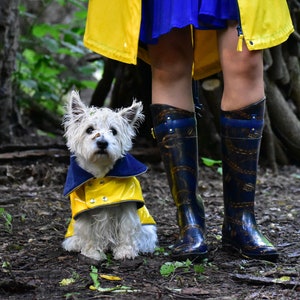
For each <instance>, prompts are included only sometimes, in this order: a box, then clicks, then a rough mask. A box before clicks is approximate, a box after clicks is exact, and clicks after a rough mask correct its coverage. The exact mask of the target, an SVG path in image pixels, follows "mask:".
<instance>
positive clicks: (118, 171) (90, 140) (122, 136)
mask: <svg viewBox="0 0 300 300" xmlns="http://www.w3.org/2000/svg"><path fill="white" fill-rule="evenodd" d="M142 109H143V106H142V104H141V102H136V101H133V103H132V105H131V106H130V107H127V108H122V109H119V110H115V111H113V110H111V109H109V108H96V107H87V106H86V105H85V104H84V103H83V102H82V101H81V99H80V97H79V94H78V93H77V92H75V91H73V92H72V93H71V95H70V98H69V101H68V105H67V112H66V115H65V117H64V127H65V137H66V139H67V146H68V148H69V150H70V151H71V154H72V155H71V162H70V166H69V170H68V174H67V180H66V184H65V188H64V194H65V195H69V196H70V201H71V210H72V219H71V222H70V224H69V227H68V230H67V233H66V235H65V240H64V242H63V244H62V245H63V248H64V249H65V250H67V251H76V252H80V253H81V254H82V255H84V256H86V257H88V258H90V259H93V260H96V261H101V260H104V259H106V253H107V251H111V252H112V254H113V257H114V258H115V259H122V260H123V259H133V258H135V257H136V256H138V254H139V253H152V252H153V251H154V249H155V246H156V244H157V234H156V225H155V221H154V219H153V218H152V216H151V215H150V214H149V212H148V210H147V208H146V206H145V203H144V199H143V195H142V191H141V187H140V183H139V181H138V180H137V178H136V176H137V175H139V174H142V173H144V172H146V170H147V168H146V166H145V165H144V164H142V163H141V162H139V161H138V160H136V159H135V158H134V157H133V156H131V155H130V154H129V153H128V151H129V150H130V149H131V148H132V139H133V138H134V137H135V134H136V129H137V127H138V125H139V124H140V123H141V122H142V121H143V119H144V115H143V114H142Z"/></svg>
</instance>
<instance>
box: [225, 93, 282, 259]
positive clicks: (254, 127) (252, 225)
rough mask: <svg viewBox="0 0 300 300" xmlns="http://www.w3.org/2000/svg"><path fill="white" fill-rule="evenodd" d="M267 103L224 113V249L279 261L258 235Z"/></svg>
mask: <svg viewBox="0 0 300 300" xmlns="http://www.w3.org/2000/svg"><path fill="white" fill-rule="evenodd" d="M264 111H265V99H262V100H260V101H258V102H256V103H254V104H251V105H249V106H247V107H245V108H243V109H240V110H234V111H221V138H222V161H223V193H224V222H223V227H222V239H223V245H224V246H229V247H230V248H234V249H237V250H238V251H239V252H240V253H241V254H242V255H243V256H246V257H249V258H255V259H262V260H269V261H276V259H277V258H278V253H277V251H276V249H275V248H274V246H273V245H272V244H271V243H270V242H269V241H268V239H267V238H266V237H265V236H264V235H263V234H262V233H261V232H260V231H259V229H258V226H257V223H256V220H255V215H254V198H255V188H256V178H257V166H258V158H259V149H260V141H261V136H262V131H263V125H264Z"/></svg>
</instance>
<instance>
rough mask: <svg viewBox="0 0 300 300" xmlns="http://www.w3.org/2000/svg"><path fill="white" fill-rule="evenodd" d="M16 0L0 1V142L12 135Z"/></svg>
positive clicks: (16, 37)
mask: <svg viewBox="0 0 300 300" xmlns="http://www.w3.org/2000/svg"><path fill="white" fill-rule="evenodd" d="M18 3H19V1H18V0H1V1H0V107H1V110H0V142H1V143H3V142H4V141H7V140H9V139H10V136H11V135H12V133H11V131H12V126H11V125H12V115H13V109H14V104H13V94H12V74H13V72H14V68H15V59H16V52H17V47H18V37H19V22H18V20H19V15H18Z"/></svg>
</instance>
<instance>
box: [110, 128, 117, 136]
mask: <svg viewBox="0 0 300 300" xmlns="http://www.w3.org/2000/svg"><path fill="white" fill-rule="evenodd" d="M110 131H111V132H112V134H113V135H116V134H117V133H118V132H117V130H116V129H115V128H113V127H112V128H111V129H110Z"/></svg>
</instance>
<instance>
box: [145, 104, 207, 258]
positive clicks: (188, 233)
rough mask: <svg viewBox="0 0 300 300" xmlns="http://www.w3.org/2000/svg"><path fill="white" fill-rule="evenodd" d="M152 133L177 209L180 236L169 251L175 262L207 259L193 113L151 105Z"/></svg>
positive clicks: (165, 106)
mask: <svg viewBox="0 0 300 300" xmlns="http://www.w3.org/2000/svg"><path fill="white" fill-rule="evenodd" d="M151 113H152V119H153V125H154V128H153V129H154V134H155V138H156V140H157V143H158V147H159V150H160V154H161V158H162V161H163V163H164V166H165V170H166V173H167V177H168V183H169V187H170V190H171V194H172V197H173V199H174V202H175V205H176V207H177V217H178V225H179V228H180V234H179V238H178V241H177V242H176V244H175V245H174V247H173V249H172V256H173V258H174V259H177V260H186V259H187V258H189V259H202V258H205V257H206V256H207V246H206V243H205V220H204V218H205V215H204V206H203V202H202V199H201V197H200V196H199V195H198V194H197V190H198V142H197V126H196V118H195V115H194V113H193V112H189V111H185V110H182V109H179V108H176V107H173V106H169V105H162V104H153V105H151Z"/></svg>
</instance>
